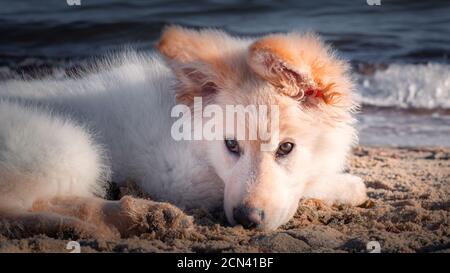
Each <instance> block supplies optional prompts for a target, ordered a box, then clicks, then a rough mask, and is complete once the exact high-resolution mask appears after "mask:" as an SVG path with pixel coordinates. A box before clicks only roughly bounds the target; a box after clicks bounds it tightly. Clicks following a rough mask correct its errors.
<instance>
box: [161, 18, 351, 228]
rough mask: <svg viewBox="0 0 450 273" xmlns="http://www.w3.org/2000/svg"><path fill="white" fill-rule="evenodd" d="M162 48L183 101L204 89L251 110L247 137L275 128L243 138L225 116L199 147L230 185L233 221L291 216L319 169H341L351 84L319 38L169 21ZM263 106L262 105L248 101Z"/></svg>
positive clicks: (217, 99)
mask: <svg viewBox="0 0 450 273" xmlns="http://www.w3.org/2000/svg"><path fill="white" fill-rule="evenodd" d="M157 48H158V49H159V51H160V52H161V53H162V54H163V55H164V56H165V57H167V59H168V63H169V64H170V66H171V68H172V69H173V71H174V72H175V74H176V76H177V79H178V87H177V90H178V91H177V99H178V102H180V103H182V104H186V105H188V106H189V107H193V104H194V100H195V98H196V97H201V98H202V99H203V103H204V105H217V106H218V107H219V108H222V109H225V108H226V107H227V106H230V105H234V106H235V105H240V106H243V108H238V109H240V110H237V112H239V111H244V112H245V111H247V112H245V113H244V114H247V116H246V118H244V121H246V125H244V128H245V130H246V133H245V136H247V137H248V136H249V135H250V133H249V132H248V130H249V128H255V127H256V128H264V130H265V129H268V128H270V129H268V133H269V134H268V138H267V137H266V138H264V139H262V138H261V137H259V135H260V134H259V133H258V134H257V135H258V136H257V137H256V139H250V138H243V139H242V138H239V137H238V136H237V135H236V133H229V132H237V131H238V130H239V129H236V128H237V127H239V126H241V124H240V123H239V122H238V121H233V122H224V123H223V126H224V127H225V130H223V131H221V134H222V132H223V135H221V136H220V138H218V140H212V141H206V142H204V146H202V147H204V149H205V151H206V155H205V157H206V158H207V160H208V161H209V162H210V165H211V166H212V168H213V169H214V170H215V172H216V173H217V175H218V176H219V177H220V178H221V179H222V180H223V182H224V184H225V190H224V193H225V194H224V195H225V196H224V207H225V212H226V215H227V218H228V220H229V222H230V223H232V224H234V223H240V224H242V225H244V226H246V227H252V226H255V227H258V228H261V229H275V228H276V227H278V226H279V225H281V224H283V223H285V222H287V221H288V220H289V219H290V218H291V217H292V216H293V215H294V213H295V212H296V209H297V205H298V201H299V199H300V198H301V197H302V193H303V190H304V188H305V186H307V185H308V183H309V182H310V181H312V180H313V179H314V177H316V176H319V175H323V174H326V173H328V172H330V173H333V172H337V171H339V170H341V168H342V167H343V164H344V162H345V157H346V154H347V153H348V150H349V148H350V146H351V144H352V143H353V142H354V141H355V131H354V130H353V127H352V126H351V124H352V122H353V119H352V117H351V113H352V111H353V110H355V107H356V103H355V95H354V93H353V85H352V81H351V79H350V77H349V75H348V65H347V64H346V63H345V62H344V61H342V60H340V59H338V58H337V57H335V55H334V53H333V52H332V51H331V50H330V48H328V47H327V46H325V45H324V44H323V43H322V42H321V41H320V40H319V39H318V38H317V37H316V36H314V35H312V34H304V35H302V34H299V33H289V34H275V35H268V36H265V37H262V38H260V39H240V38H235V37H231V36H229V35H227V34H225V33H223V32H221V31H217V30H201V31H196V30H189V29H185V28H181V27H169V28H167V29H166V30H165V32H164V33H163V36H162V38H161V40H160V41H159V43H158V44H157ZM261 105H265V106H267V109H268V111H267V112H266V113H262V114H261V112H258V110H256V111H252V109H255V108H247V106H256V107H258V106H261ZM272 106H277V108H273V107H272ZM249 109H250V110H249ZM256 109H258V108H256ZM271 109H272V110H271ZM275 110H277V111H275ZM225 112H226V111H225ZM275 112H276V113H277V115H276V116H274V115H273V113H275ZM233 115H234V114H233ZM256 116H257V117H256ZM252 117H253V118H252ZM224 120H226V117H224ZM275 123H276V125H277V126H271V125H273V124H275ZM252 125H256V126H254V127H252ZM229 129H231V130H229ZM258 132H259V131H258ZM202 145H203V144H202ZM263 145H265V148H264V149H263V148H262V146H263ZM267 147H271V148H269V149H268V148H267Z"/></svg>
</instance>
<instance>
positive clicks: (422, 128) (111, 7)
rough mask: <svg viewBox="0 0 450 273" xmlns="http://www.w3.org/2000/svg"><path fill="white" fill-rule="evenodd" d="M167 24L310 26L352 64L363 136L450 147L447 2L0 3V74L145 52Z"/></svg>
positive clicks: (240, 29) (264, 28)
mask: <svg viewBox="0 0 450 273" xmlns="http://www.w3.org/2000/svg"><path fill="white" fill-rule="evenodd" d="M69 1H70V0H69ZM168 24H181V25H184V26H190V27H195V28H200V27H217V28H220V29H224V30H226V31H227V32H229V33H232V34H235V35H250V36H255V35H261V34H265V33H271V32H279V31H281V32H284V31H291V30H296V31H314V32H317V33H319V34H320V35H321V36H322V37H323V38H324V40H325V41H327V42H329V43H331V44H332V45H333V46H334V47H335V48H337V49H338V51H339V53H340V54H341V55H342V56H344V57H346V58H348V59H349V60H350V61H351V63H352V65H353V68H354V72H355V77H356V80H357V82H358V87H359V90H360V92H361V94H362V98H363V103H364V105H369V106H374V107H376V108H377V110H376V111H375V112H376V113H374V112H371V113H368V114H366V115H362V116H361V122H362V126H361V128H362V136H363V138H362V141H363V142H365V143H369V144H370V143H375V144H381V145H388V144H392V145H402V144H405V143H406V144H407V145H445V146H450V138H448V137H445V136H448V135H449V134H450V118H449V117H450V115H449V113H450V1H448V0H446V1H425V0H422V1H410V0H396V1H395V0H390V1H389V0H381V5H380V6H370V5H368V4H367V2H366V0H345V1H344V0H342V1H339V0H335V1H331V0H314V1H294V0H283V1H264V0H263V1H251V0H248V1H243V0H242V1H237V0H234V1H224V0H202V1H191V0H184V1H183V0H178V1H142V0H131V1H118V0H116V1H114V0H81V5H80V6H69V5H68V4H67V1H66V0H45V1H43V0H28V1H25V0H0V80H7V79H11V78H18V77H19V78H20V77H23V76H27V75H32V76H33V77H47V76H55V75H61V73H62V75H63V76H64V75H67V74H69V73H68V72H70V71H74V70H76V69H79V68H80V67H83V65H85V63H88V62H89V59H90V58H91V57H95V56H101V55H104V54H107V53H108V52H111V51H120V50H121V49H123V48H124V46H130V45H131V46H132V47H134V48H136V49H137V50H142V51H148V52H150V51H151V50H152V45H153V43H154V42H155V41H156V40H157V39H158V37H159V35H160V32H161V29H162V28H163V27H164V26H165V25H168ZM380 107H381V108H380ZM384 107H387V108H386V109H390V110H389V111H381V112H380V109H384ZM392 109H400V110H401V111H397V110H392ZM402 109H407V110H411V109H413V110H414V109H426V110H427V111H426V113H431V114H426V115H422V114H421V115H417V113H416V112H417V111H416V110H414V113H412V112H411V111H409V112H407V114H405V112H404V111H403V110H402ZM394 117H395V118H394ZM380 137H384V138H380Z"/></svg>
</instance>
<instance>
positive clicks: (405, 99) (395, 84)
mask: <svg viewBox="0 0 450 273" xmlns="http://www.w3.org/2000/svg"><path fill="white" fill-rule="evenodd" d="M357 80H358V89H359V91H360V92H361V95H362V103H363V104H366V105H372V106H380V107H398V108H425V109H435V108H439V109H450V65H448V64H439V63H429V64H391V65H389V66H388V67H387V68H386V69H381V70H377V71H375V73H374V74H372V75H358V77H357Z"/></svg>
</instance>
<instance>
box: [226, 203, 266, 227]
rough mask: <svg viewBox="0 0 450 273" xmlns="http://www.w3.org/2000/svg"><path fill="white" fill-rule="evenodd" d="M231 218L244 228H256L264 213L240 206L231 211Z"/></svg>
mask: <svg viewBox="0 0 450 273" xmlns="http://www.w3.org/2000/svg"><path fill="white" fill-rule="evenodd" d="M233 218H234V220H235V221H236V222H237V223H239V224H241V225H242V226H243V227H244V228H254V227H258V226H259V225H260V224H261V223H262V221H263V220H264V211H263V210H261V209H259V208H252V207H249V206H244V205H241V206H238V207H237V208H234V209H233Z"/></svg>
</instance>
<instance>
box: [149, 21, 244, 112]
mask: <svg viewBox="0 0 450 273" xmlns="http://www.w3.org/2000/svg"><path fill="white" fill-rule="evenodd" d="M248 44H249V42H245V40H242V39H238V38H233V37H231V36H229V35H228V34H226V33H225V32H222V31H219V30H213V29H205V30H192V29H187V28H183V27H179V26H170V27H167V28H166V29H165V30H164V32H163V34H162V37H161V39H160V40H159V42H158V43H157V44H156V48H157V49H158V50H159V51H160V52H161V54H163V55H164V56H165V57H166V58H168V60H169V65H170V66H171V68H172V69H173V70H174V72H175V74H176V75H177V78H178V79H179V81H180V87H179V88H178V93H177V98H178V99H179V100H182V101H184V102H187V103H189V102H190V101H191V100H193V97H195V96H206V95H209V94H212V93H214V92H215V90H217V88H218V87H224V86H227V84H230V83H235V82H239V79H240V77H242V75H240V73H239V71H243V70H244V69H243V66H244V65H246V64H245V53H246V52H245V51H246V48H247V46H248Z"/></svg>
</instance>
